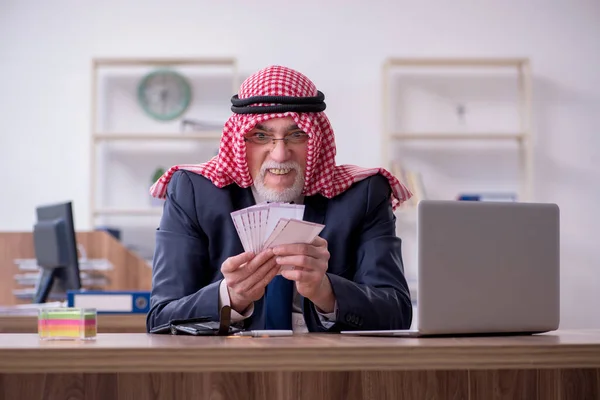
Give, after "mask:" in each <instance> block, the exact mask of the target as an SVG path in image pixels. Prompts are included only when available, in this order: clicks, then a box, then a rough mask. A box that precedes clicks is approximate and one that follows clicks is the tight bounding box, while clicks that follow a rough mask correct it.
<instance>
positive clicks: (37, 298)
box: [33, 268, 58, 304]
mask: <svg viewBox="0 0 600 400" xmlns="http://www.w3.org/2000/svg"><path fill="white" fill-rule="evenodd" d="M57 275H58V268H42V272H41V275H40V278H39V280H38V285H37V287H36V290H35V294H34V296H33V303H34V304H40V303H46V302H47V301H48V295H49V294H50V291H51V290H52V286H53V285H54V280H55V278H56V277H57Z"/></svg>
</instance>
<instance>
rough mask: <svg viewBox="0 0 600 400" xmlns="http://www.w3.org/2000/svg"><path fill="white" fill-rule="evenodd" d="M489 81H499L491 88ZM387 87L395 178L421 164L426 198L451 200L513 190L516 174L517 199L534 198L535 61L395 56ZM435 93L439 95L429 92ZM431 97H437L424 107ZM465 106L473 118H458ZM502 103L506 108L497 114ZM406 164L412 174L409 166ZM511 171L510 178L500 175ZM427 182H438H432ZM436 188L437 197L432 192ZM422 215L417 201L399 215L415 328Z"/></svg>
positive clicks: (388, 153)
mask: <svg viewBox="0 0 600 400" xmlns="http://www.w3.org/2000/svg"><path fill="white" fill-rule="evenodd" d="M406 71H408V72H406ZM456 71H460V72H458V73H457V72H456ZM496 74H497V75H496ZM438 75H441V78H437V77H438ZM431 77H433V78H431ZM455 78H456V79H455ZM411 79H412V80H411ZM436 79H437V80H436ZM489 79H491V81H492V82H493V83H488V80H489ZM382 85H383V86H382V95H383V99H382V118H383V121H382V122H383V132H382V136H381V160H382V162H383V165H384V166H385V167H386V168H389V169H390V170H391V171H392V172H393V173H394V168H393V165H392V164H394V163H396V162H398V158H400V163H401V164H402V163H403V162H404V161H406V162H407V163H408V162H414V165H415V167H414V168H416V171H417V172H418V173H420V172H421V171H424V172H423V174H424V175H423V176H422V178H423V181H422V183H423V187H424V189H425V196H424V198H430V199H444V200H452V199H454V198H456V197H455V196H456V195H457V194H459V192H464V191H470V189H471V188H473V187H476V188H481V187H488V188H492V189H493V190H495V189H496V188H499V187H500V188H502V189H504V188H506V187H507V186H508V185H506V181H504V180H503V179H506V176H507V175H510V187H511V188H513V187H514V192H515V194H517V197H518V200H519V201H531V200H532V198H533V179H534V176H533V162H534V159H533V130H532V123H531V119H532V118H531V99H532V93H531V92H532V88H531V68H530V63H529V60H528V59H525V58H502V59H499V58H493V59H483V58H481V59H480V58H389V59H387V60H386V61H385V62H384V64H383V67H382ZM486 88H488V89H490V90H491V91H492V89H494V90H493V91H495V92H499V93H502V95H500V96H498V97H499V98H500V99H499V100H498V99H496V100H497V102H494V101H492V100H486V99H484V94H483V92H485V89H486ZM401 89H407V90H408V91H410V90H413V92H412V95H411V96H404V97H403V96H402V95H400V94H399V92H400V91H401ZM437 89H440V90H441V92H442V93H443V95H439V92H436V90H437ZM461 90H462V91H463V92H464V93H466V94H464V95H463V96H462V97H461V95H454V91H458V92H461ZM431 92H434V93H436V94H433V95H430V93H431ZM415 93H416V94H415ZM427 96H430V97H427ZM436 96H438V97H436ZM432 97H433V99H434V100H430V102H429V103H426V102H425V99H431V98H432ZM513 99H514V101H513ZM415 100H416V102H417V106H418V107H417V110H416V111H415V113H416V114H417V117H414V114H411V113H408V112H407V113H406V115H405V114H404V111H406V109H407V108H411V107H413V106H414V105H415V104H414V103H415ZM470 101H472V102H473V103H470ZM486 101H487V102H486ZM424 102H425V103H424ZM506 103H510V106H506ZM482 104H483V105H482ZM430 105H433V107H430ZM459 105H460V106H465V107H466V110H467V112H466V114H460V113H458V110H459V107H458V106H459ZM495 106H499V107H500V110H497V109H494V107H495ZM502 107H504V108H502ZM461 109H462V110H463V111H464V109H465V108H464V107H463V108H461ZM492 109H493V111H491V110H492ZM509 109H510V111H507V110H509ZM473 110H474V111H473ZM465 115H466V116H465ZM457 116H459V118H458V119H456V117H457ZM509 117H510V118H509ZM411 118H412V119H411ZM508 119H510V120H511V121H512V122H511V123H510V124H507V123H506V120H508ZM407 120H408V122H406V121H407ZM474 120H476V123H475V122H473V121H474ZM404 122H406V123H404ZM400 125H409V127H406V126H401V127H400ZM490 154H492V155H493V157H492V156H489V155H490ZM396 165H398V164H396ZM402 167H403V168H407V169H409V170H412V167H411V166H410V165H406V164H403V165H402ZM459 167H462V170H461V169H460V168H459ZM507 167H508V170H510V173H508V172H506V173H499V172H498V171H503V170H504V168H507ZM444 168H445V169H444ZM440 170H441V171H440ZM405 171H406V170H405ZM414 171H415V170H413V172H414ZM488 173H489V176H488ZM503 174H504V175H503ZM425 175H427V176H425ZM399 178H401V177H399ZM426 178H430V179H431V180H430V181H429V182H427V179H426ZM402 180H403V183H405V184H407V182H406V180H404V179H402ZM455 184H456V185H455ZM470 184H473V186H470ZM503 185H504V186H503ZM438 187H442V189H438ZM429 189H432V190H431V191H432V192H433V191H435V192H436V193H435V195H430V193H429ZM511 192H512V191H511ZM453 196H454V197H453ZM415 211H416V207H414V203H412V204H409V205H405V206H404V207H401V208H400V209H399V210H397V212H396V215H397V217H398V223H397V233H398V235H399V237H401V238H402V242H403V259H404V268H405V273H406V277H407V279H408V281H409V286H410V288H411V292H412V294H413V301H414V302H413V310H414V312H415V321H414V324H413V327H414V326H417V325H418V322H417V321H416V308H417V306H418V304H417V302H418V292H417V286H418V283H417V282H418V276H417V275H418V272H417V265H416V263H417V251H416V245H417V234H416V212H415Z"/></svg>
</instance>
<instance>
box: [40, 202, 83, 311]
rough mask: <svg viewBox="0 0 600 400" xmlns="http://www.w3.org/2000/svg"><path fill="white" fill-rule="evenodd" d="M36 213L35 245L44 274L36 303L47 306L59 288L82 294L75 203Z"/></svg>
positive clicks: (58, 205)
mask: <svg viewBox="0 0 600 400" xmlns="http://www.w3.org/2000/svg"><path fill="white" fill-rule="evenodd" d="M36 213H37V223H36V224H35V225H34V228H33V241H34V249H35V258H36V261H37V264H38V266H39V267H40V268H41V274H40V278H39V280H38V283H37V286H36V291H35V294H34V297H33V302H34V303H45V302H47V301H48V296H49V294H50V291H51V290H52V288H53V287H54V285H55V284H58V285H59V286H58V287H59V288H60V289H61V291H62V290H64V291H65V292H66V291H67V290H78V289H81V278H80V276H79V260H78V256H77V240H76V238H75V224H74V223H73V209H72V206H71V202H66V203H59V204H52V205H44V206H40V207H37V208H36Z"/></svg>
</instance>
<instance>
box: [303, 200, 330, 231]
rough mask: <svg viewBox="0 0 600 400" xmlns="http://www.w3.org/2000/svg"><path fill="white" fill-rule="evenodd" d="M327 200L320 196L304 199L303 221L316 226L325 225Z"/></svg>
mask: <svg viewBox="0 0 600 400" xmlns="http://www.w3.org/2000/svg"><path fill="white" fill-rule="evenodd" d="M327 202H328V200H327V199H326V198H325V197H323V196H321V195H320V194H317V195H314V196H307V197H305V198H304V220H305V221H309V222H314V223H317V224H324V223H325V214H326V213H327Z"/></svg>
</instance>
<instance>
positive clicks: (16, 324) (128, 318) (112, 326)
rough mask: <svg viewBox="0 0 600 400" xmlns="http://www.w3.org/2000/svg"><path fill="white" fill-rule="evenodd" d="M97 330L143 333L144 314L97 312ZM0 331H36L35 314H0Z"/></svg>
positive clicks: (144, 324)
mask: <svg viewBox="0 0 600 400" xmlns="http://www.w3.org/2000/svg"><path fill="white" fill-rule="evenodd" d="M98 332H99V333H145V332H146V314H123V315H116V314H98ZM0 333H37V316H20V315H1V314H0ZM0 399H1V398H0Z"/></svg>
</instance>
